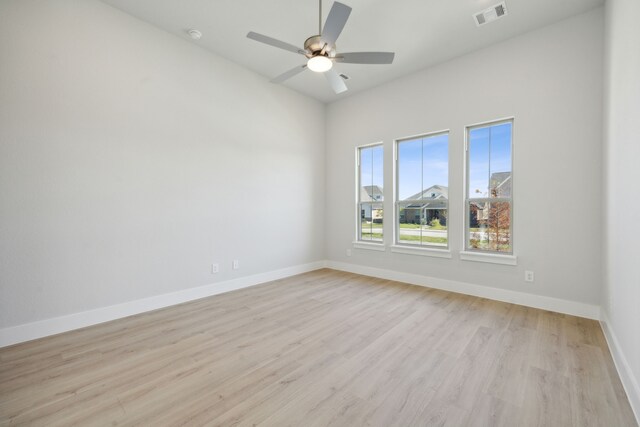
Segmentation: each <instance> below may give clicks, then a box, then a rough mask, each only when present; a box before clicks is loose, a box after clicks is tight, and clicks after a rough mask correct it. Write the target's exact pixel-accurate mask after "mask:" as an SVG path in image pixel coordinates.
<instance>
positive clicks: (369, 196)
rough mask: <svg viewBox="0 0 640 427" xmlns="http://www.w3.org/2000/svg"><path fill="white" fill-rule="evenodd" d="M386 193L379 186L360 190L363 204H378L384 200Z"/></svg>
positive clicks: (364, 187)
mask: <svg viewBox="0 0 640 427" xmlns="http://www.w3.org/2000/svg"><path fill="white" fill-rule="evenodd" d="M383 196H384V193H383V192H382V188H380V186H378V185H365V186H363V187H362V188H360V201H361V202H377V201H380V200H382V197H383Z"/></svg>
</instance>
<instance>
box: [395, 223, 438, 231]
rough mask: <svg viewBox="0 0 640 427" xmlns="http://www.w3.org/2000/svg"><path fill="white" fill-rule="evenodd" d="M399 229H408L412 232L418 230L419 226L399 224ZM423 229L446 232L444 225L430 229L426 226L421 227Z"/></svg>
mask: <svg viewBox="0 0 640 427" xmlns="http://www.w3.org/2000/svg"><path fill="white" fill-rule="evenodd" d="M399 225H400V228H408V229H412V230H417V229H419V228H420V224H399ZM422 228H423V229H425V230H446V229H447V227H445V226H444V225H439V226H436V227H430V226H428V225H425V226H422Z"/></svg>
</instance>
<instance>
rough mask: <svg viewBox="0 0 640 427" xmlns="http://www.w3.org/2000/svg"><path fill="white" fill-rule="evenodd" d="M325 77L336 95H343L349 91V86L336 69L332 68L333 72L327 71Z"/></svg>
mask: <svg viewBox="0 0 640 427" xmlns="http://www.w3.org/2000/svg"><path fill="white" fill-rule="evenodd" d="M324 75H325V77H326V78H327V81H329V84H330V85H331V88H332V89H333V91H334V92H335V93H342V92H345V91H346V90H347V85H346V84H345V83H344V80H343V79H342V77H340V75H339V74H338V72H337V71H336V70H335V69H333V68H332V69H331V70H329V71H326V72H325V73H324Z"/></svg>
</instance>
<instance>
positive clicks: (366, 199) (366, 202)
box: [360, 185, 384, 223]
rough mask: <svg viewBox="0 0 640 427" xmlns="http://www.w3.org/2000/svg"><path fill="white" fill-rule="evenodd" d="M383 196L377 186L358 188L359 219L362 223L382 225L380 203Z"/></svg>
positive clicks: (380, 188)
mask: <svg viewBox="0 0 640 427" xmlns="http://www.w3.org/2000/svg"><path fill="white" fill-rule="evenodd" d="M383 200H384V194H383V192H382V187H380V186H378V185H365V186H363V187H361V188H360V218H361V219H362V221H368V222H375V223H382V212H383V210H382V201H383ZM376 202H378V203H376Z"/></svg>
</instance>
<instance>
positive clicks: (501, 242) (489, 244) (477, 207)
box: [467, 201, 511, 253]
mask: <svg viewBox="0 0 640 427" xmlns="http://www.w3.org/2000/svg"><path fill="white" fill-rule="evenodd" d="M467 209H468V210H469V211H468V218H469V224H468V225H469V241H468V245H469V248H470V249H480V250H488V251H494V252H509V253H510V252H511V223H510V222H511V202H477V201H471V202H469V203H468V206H467Z"/></svg>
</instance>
